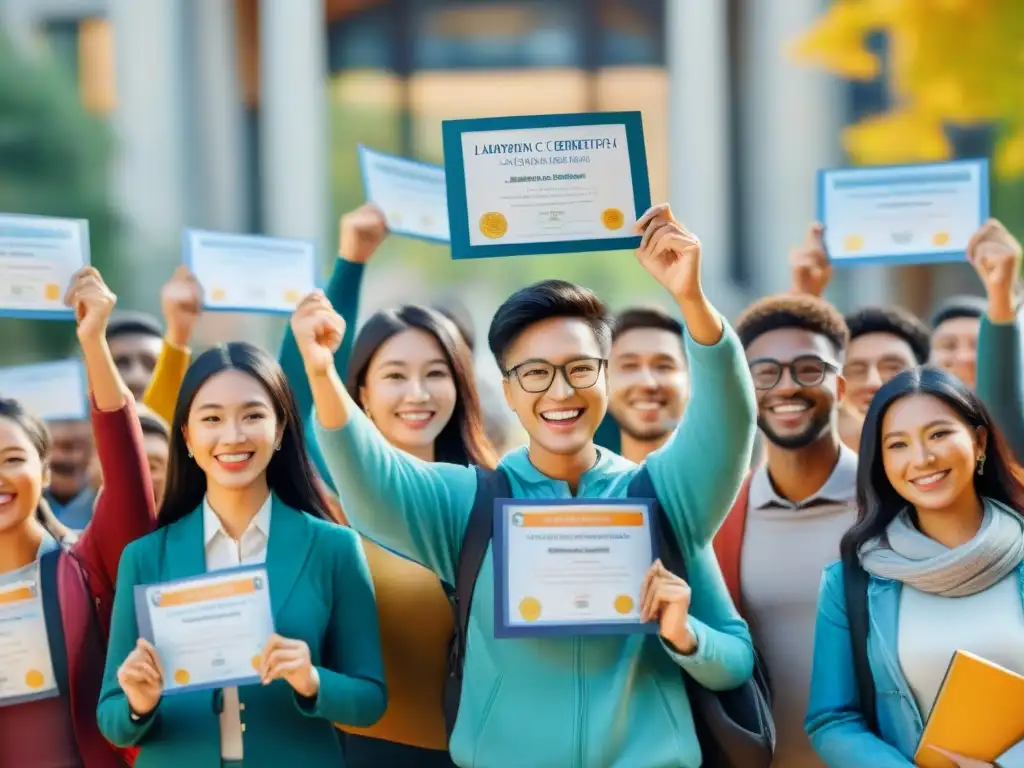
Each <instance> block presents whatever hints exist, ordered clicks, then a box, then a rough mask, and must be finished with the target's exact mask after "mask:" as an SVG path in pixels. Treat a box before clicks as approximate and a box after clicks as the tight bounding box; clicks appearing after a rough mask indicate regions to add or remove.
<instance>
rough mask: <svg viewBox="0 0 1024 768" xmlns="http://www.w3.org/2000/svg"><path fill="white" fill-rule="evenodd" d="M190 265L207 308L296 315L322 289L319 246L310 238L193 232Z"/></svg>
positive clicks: (187, 245) (188, 242)
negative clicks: (318, 280) (318, 277)
mask: <svg viewBox="0 0 1024 768" xmlns="http://www.w3.org/2000/svg"><path fill="white" fill-rule="evenodd" d="M184 241H185V242H184V251H185V259H184V261H185V264H186V265H187V266H188V268H189V269H191V270H192V273H193V274H194V275H195V276H196V279H197V280H198V281H199V284H200V285H201V286H203V305H204V306H205V308H206V309H212V310H221V311H233V312H269V313H274V314H290V313H291V312H292V311H294V309H295V307H296V306H297V305H298V303H299V301H301V299H302V297H303V296H305V295H306V294H308V293H309V292H310V291H312V290H313V289H315V288H316V248H315V247H314V246H313V243H312V242H309V241H306V240H291V239H286V238H280V237H257V236H255V235H231V234H226V233H221V232H205V231H202V230H197V229H190V230H188V231H187V232H185V235H184Z"/></svg>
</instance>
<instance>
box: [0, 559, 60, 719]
mask: <svg viewBox="0 0 1024 768" xmlns="http://www.w3.org/2000/svg"><path fill="white" fill-rule="evenodd" d="M36 562H37V563H38V562H39V561H38V560H37V561H36ZM7 586H10V585H7ZM35 588H36V595H35V599H38V600H39V610H40V613H42V617H43V623H44V624H45V626H46V642H47V644H48V645H49V646H50V647H49V648H48V649H47V655H49V657H50V666H51V667H53V673H54V680H53V687H52V688H49V689H47V690H45V691H42V692H41V693H22V694H19V695H17V696H8V697H7V698H0V712H3V710H4V707H13V706H15V705H17V704H27V703H28V702H30V701H42V700H43V699H55V698H57V697H58V696H60V695H62V694H63V693H64V692H63V691H61V690H60V683H59V681H58V680H57V668H56V667H57V665H56V664H54V663H53V644H54V641H55V638H53V637H52V635H53V633H52V632H50V625H49V622H48V621H47V620H48V619H49V618H50V617H49V616H47V611H46V604H45V603H44V602H43V598H42V580H41V579H38V578H37V579H36V583H35ZM56 618H57V619H58V620H59V619H60V612H59V611H58V612H57V617H56ZM56 640H57V642H60V641H62V640H63V638H59V639H56Z"/></svg>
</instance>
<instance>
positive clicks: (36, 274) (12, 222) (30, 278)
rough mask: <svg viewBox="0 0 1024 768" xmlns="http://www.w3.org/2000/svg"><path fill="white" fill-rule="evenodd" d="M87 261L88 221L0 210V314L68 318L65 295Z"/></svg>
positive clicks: (68, 311) (5, 315)
mask: <svg viewBox="0 0 1024 768" xmlns="http://www.w3.org/2000/svg"><path fill="white" fill-rule="evenodd" d="M88 263H89V222H87V221H85V220H83V219H54V218H49V217H45V216H22V215H15V214H0V317H26V318H34V319H43V320H46V319H56V320H73V319H74V316H73V314H72V311H71V310H70V309H68V308H67V307H66V306H64V293H65V291H66V290H67V288H68V285H70V283H71V278H72V277H73V276H74V274H75V273H76V272H77V271H78V270H79V269H81V268H82V267H84V266H86V265H87V264H88Z"/></svg>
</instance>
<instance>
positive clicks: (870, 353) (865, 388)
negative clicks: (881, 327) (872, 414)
mask: <svg viewBox="0 0 1024 768" xmlns="http://www.w3.org/2000/svg"><path fill="white" fill-rule="evenodd" d="M916 366H917V358H916V357H914V350H913V349H911V347H910V344H908V343H907V342H906V341H905V340H904V339H901V338H900V337H899V336H896V335H895V334H892V333H885V332H884V331H878V332H875V333H865V334H862V335H860V336H858V337H857V338H855V339H852V340H851V341H850V343H849V344H848V345H847V348H846V363H845V364H844V365H843V377H844V378H845V379H846V400H847V402H848V404H849V405H850V406H852V407H853V409H854V410H855V411H857V412H858V413H860V414H861V415H862V416H863V415H864V414H865V413H867V410H868V406H869V405H871V400H872V398H873V397H874V396H875V393H876V392H877V391H878V390H879V389H880V388H881V387H882V385H883V384H885V382H887V381H888V380H889V379H891V378H892V377H893V376H895V375H896V374H898V373H902V372H903V371H906V370H908V369H910V368H914V367H916Z"/></svg>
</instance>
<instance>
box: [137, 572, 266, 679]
mask: <svg viewBox="0 0 1024 768" xmlns="http://www.w3.org/2000/svg"><path fill="white" fill-rule="evenodd" d="M135 608H136V612H137V614H138V620H139V634H140V635H141V636H142V637H143V638H144V639H145V640H147V641H148V642H150V643H151V644H152V645H153V647H154V648H155V649H156V652H157V654H158V658H159V662H160V664H161V665H162V667H163V670H164V680H163V683H164V692H165V693H176V692H180V691H188V690H202V689H205V688H223V687H225V686H233V685H245V684H249V683H258V682H259V681H260V677H261V669H262V663H263V658H262V655H263V651H264V648H265V647H266V645H267V641H268V640H269V639H270V637H271V635H273V633H274V620H273V616H272V614H271V609H270V588H269V582H268V579H267V571H266V568H264V567H262V566H257V567H245V568H233V569H231V570H226V571H214V572H212V573H208V574H205V575H203V576H196V577H193V578H190V579H183V580H181V581H177V582H169V583H165V584H151V585H140V586H137V587H135Z"/></svg>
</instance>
